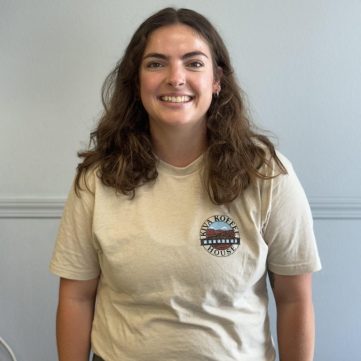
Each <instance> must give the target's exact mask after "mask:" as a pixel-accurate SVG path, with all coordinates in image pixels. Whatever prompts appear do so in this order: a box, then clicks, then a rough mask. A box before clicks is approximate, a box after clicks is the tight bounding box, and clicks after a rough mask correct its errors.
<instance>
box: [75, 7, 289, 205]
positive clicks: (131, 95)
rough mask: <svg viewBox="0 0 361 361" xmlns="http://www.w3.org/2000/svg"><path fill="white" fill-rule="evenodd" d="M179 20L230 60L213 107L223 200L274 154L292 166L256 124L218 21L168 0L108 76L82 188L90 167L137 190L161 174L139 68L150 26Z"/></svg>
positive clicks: (209, 182)
mask: <svg viewBox="0 0 361 361" xmlns="http://www.w3.org/2000/svg"><path fill="white" fill-rule="evenodd" d="M172 24H185V25H188V26H190V27H192V28H193V29H194V30H196V31H197V33H199V34H200V35H201V36H202V37H203V38H204V39H205V40H206V42H207V43H208V45H209V48H210V51H211V54H212V57H213V64H214V69H215V71H216V69H217V68H218V67H220V68H222V77H221V79H220V85H221V88H222V90H221V92H220V93H219V96H218V97H214V99H213V100H212V103H211V105H210V107H209V109H208V112H207V137H208V148H207V150H206V153H205V172H204V177H203V180H204V185H205V188H206V190H207V192H208V194H209V196H210V198H211V200H212V201H213V202H214V203H216V204H224V203H228V202H231V201H233V200H234V199H235V198H236V197H237V196H239V195H240V193H241V192H242V191H243V190H244V189H245V188H246V187H247V186H248V185H249V184H250V183H251V182H252V180H253V179H255V178H262V179H269V178H271V177H270V176H267V175H265V174H263V173H261V172H260V170H259V169H260V167H261V166H262V165H264V164H266V165H270V160H271V159H272V158H273V159H274V160H275V162H276V164H277V165H278V167H279V172H280V173H286V169H285V168H284V166H283V165H282V163H281V161H280V160H279V158H278V157H277V154H276V152H275V148H274V146H273V144H272V143H271V141H270V140H269V139H268V138H267V137H266V136H264V135H261V134H258V133H256V132H255V131H254V130H252V127H251V122H250V121H249V119H248V117H247V115H246V109H245V105H244V100H243V99H242V97H241V89H240V88H239V87H238V85H237V82H236V80H235V77H234V75H233V74H234V72H233V68H232V66H231V62H230V58H229V54H228V51H227V49H226V47H225V45H224V43H223V40H222V39H221V37H220V36H219V34H218V33H217V31H216V30H215V28H214V27H213V26H212V24H211V23H210V22H209V21H208V20H207V19H206V18H205V17H204V16H202V15H200V14H199V13H197V12H195V11H193V10H189V9H174V8H165V9H163V10H160V11H159V12H157V13H155V14H154V15H152V16H151V17H149V18H148V19H146V20H145V21H144V22H143V23H142V24H141V25H140V26H139V28H138V29H137V30H136V32H135V33H134V35H133V37H132V39H131V41H130V43H129V45H128V46H127V48H126V50H125V53H124V56H123V57H122V59H121V60H120V61H119V62H118V64H117V65H116V67H115V68H114V70H113V71H112V72H111V73H110V74H109V75H108V77H107V78H106V80H105V82H104V84H103V88H102V101H103V105H104V113H103V115H102V117H101V118H100V121H99V124H98V127H97V128H96V130H95V131H94V132H92V133H91V135H90V149H89V150H86V151H82V152H79V153H78V155H79V157H81V158H84V159H83V161H82V162H81V163H79V165H78V168H77V177H76V182H75V189H76V191H78V190H79V188H80V178H81V176H82V175H84V174H85V173H86V171H87V170H88V169H90V168H93V167H98V172H97V173H98V176H99V177H100V179H101V181H102V183H103V184H104V185H106V186H110V187H113V188H115V189H116V190H117V191H118V192H121V193H123V194H125V195H130V196H134V195H135V190H136V188H137V187H139V186H141V185H142V184H144V183H146V182H149V181H152V180H155V179H156V178H157V176H158V173H157V168H156V163H157V161H156V158H155V155H154V154H153V151H152V144H151V136H150V132H149V124H148V115H147V113H146V111H145V109H144V107H143V105H142V102H141V100H140V96H139V68H140V64H141V61H142V56H143V53H144V50H145V47H146V45H147V39H148V37H149V36H150V34H151V33H152V32H153V31H154V30H156V29H158V28H160V27H162V26H167V25H172Z"/></svg>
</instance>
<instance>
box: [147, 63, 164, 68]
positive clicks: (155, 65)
mask: <svg viewBox="0 0 361 361" xmlns="http://www.w3.org/2000/svg"><path fill="white" fill-rule="evenodd" d="M162 66H163V65H162V64H161V63H159V62H157V61H151V62H149V63H147V64H146V67H147V68H148V69H158V68H161V67H162Z"/></svg>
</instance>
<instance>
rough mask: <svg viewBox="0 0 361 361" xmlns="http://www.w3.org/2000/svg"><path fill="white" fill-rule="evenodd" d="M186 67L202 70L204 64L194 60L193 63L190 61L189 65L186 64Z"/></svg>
mask: <svg viewBox="0 0 361 361" xmlns="http://www.w3.org/2000/svg"><path fill="white" fill-rule="evenodd" d="M187 66H188V67H189V68H194V69H198V68H202V67H203V66H204V64H203V63H202V62H201V61H199V60H195V61H191V62H190V63H188V65H187Z"/></svg>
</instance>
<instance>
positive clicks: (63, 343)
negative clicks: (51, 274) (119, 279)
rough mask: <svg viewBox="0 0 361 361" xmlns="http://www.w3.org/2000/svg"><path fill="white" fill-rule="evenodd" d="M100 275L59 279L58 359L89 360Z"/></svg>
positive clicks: (67, 360) (62, 360)
mask: <svg viewBox="0 0 361 361" xmlns="http://www.w3.org/2000/svg"><path fill="white" fill-rule="evenodd" d="M97 285H98V278H96V279H93V280H89V281H75V280H69V279H65V278H61V279H60V288H59V304H58V311H57V318H56V338H57V346H58V355H59V361H88V359H89V353H90V332H91V327H92V322H93V315H94V304H95V296H96V290H97Z"/></svg>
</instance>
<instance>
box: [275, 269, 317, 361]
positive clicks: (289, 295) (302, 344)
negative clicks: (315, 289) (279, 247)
mask: <svg viewBox="0 0 361 361" xmlns="http://www.w3.org/2000/svg"><path fill="white" fill-rule="evenodd" d="M270 280H271V286H272V289H273V293H274V297H275V301H276V308H277V337H278V348H279V355H280V361H312V360H313V353H314V343H315V320H314V312H313V302H312V274H311V273H307V274H302V275H296V276H281V275H277V274H273V273H270Z"/></svg>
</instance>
